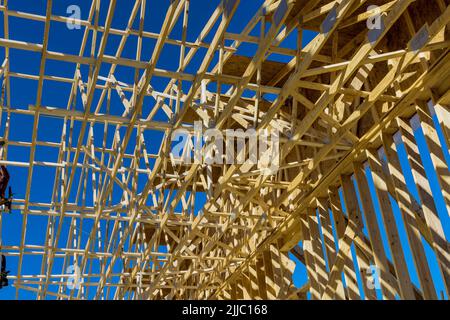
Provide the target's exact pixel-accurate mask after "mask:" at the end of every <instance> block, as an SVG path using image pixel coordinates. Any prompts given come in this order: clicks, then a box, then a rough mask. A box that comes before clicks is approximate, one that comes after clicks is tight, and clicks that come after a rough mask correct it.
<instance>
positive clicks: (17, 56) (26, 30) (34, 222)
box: [0, 0, 450, 299]
mask: <svg viewBox="0 0 450 320" xmlns="http://www.w3.org/2000/svg"><path fill="white" fill-rule="evenodd" d="M75 2H76V3H77V4H78V5H79V6H80V7H81V15H82V19H87V17H88V13H89V8H90V5H91V1H90V0H89V1H88V0H81V1H73V0H58V1H56V0H55V1H53V9H52V13H53V14H54V15H61V16H64V15H67V13H66V8H67V7H68V6H69V5H72V4H74V3H75ZM147 2H148V3H147V15H146V17H147V18H146V20H145V30H146V31H152V32H158V31H159V29H160V27H161V25H162V21H163V20H164V14H165V11H166V8H167V5H168V3H169V1H168V0H157V1H155V0H153V1H152V0H150V1H147ZM218 2H219V1H218V0H215V1H204V0H191V9H190V19H189V25H188V36H187V38H188V41H195V39H196V37H197V36H198V34H199V32H200V30H201V29H202V28H203V26H204V25H205V23H206V22H207V20H208V19H209V17H210V15H211V13H212V12H213V11H214V9H215V8H216V6H217V3H218ZM262 2H263V1H262V0H258V1H245V0H243V1H241V5H240V7H239V9H238V10H237V12H236V14H235V17H234V18H233V21H232V23H231V25H230V28H229V31H230V32H235V33H238V32H240V31H241V30H242V29H243V27H244V26H245V25H246V23H247V22H248V21H249V19H250V18H251V17H252V16H253V14H254V13H255V11H256V9H257V8H258V7H259V5H260V4H261V3H262ZM44 3H45V1H36V0H20V1H18V0H10V1H9V8H10V9H11V10H18V11H25V12H27V13H33V14H39V15H44V16H45V5H44ZM133 3H134V1H127V0H118V1H117V8H116V11H115V14H114V19H113V27H114V28H120V29H124V28H125V26H126V24H127V21H128V18H129V15H130V12H131V8H132V6H133ZM108 5H109V1H102V7H101V19H100V24H101V25H103V24H104V20H105V16H106V11H107V6H108ZM0 16H1V18H2V19H3V13H0ZM136 20H137V19H136ZM9 23H10V24H9V32H10V34H9V35H10V38H11V39H14V40H19V41H27V42H32V43H42V38H43V33H44V23H42V22H33V21H30V20H26V21H25V20H23V19H18V18H14V17H10V18H9ZM137 27H138V22H137V21H136V22H135V23H134V28H137ZM0 29H1V30H0V34H2V37H3V36H4V31H3V24H0ZM215 29H216V28H214V29H213V30H212V32H211V33H210V36H208V38H207V41H210V40H211V39H212V35H213V34H214V31H215ZM257 32H259V31H258V28H256V30H255V31H254V32H253V33H252V34H254V35H257ZM83 33H84V29H83V28H82V29H81V30H69V29H68V28H66V27H65V25H64V24H63V23H59V22H52V23H51V27H50V44H49V48H48V49H49V50H51V51H59V52H64V53H68V54H75V55H77V54H78V52H79V46H80V43H81V39H82V36H83ZM313 36H314V33H313V32H305V34H304V37H303V41H304V44H306V43H307V42H309V41H310V40H311V39H312V38H313ZM170 37H171V38H176V39H181V19H180V21H179V23H178V24H177V26H176V27H175V28H174V30H173V32H172V34H171V36H170ZM98 41H100V37H99V38H98ZM119 41H120V37H119V36H114V35H112V36H110V37H109V39H108V42H107V48H106V54H108V55H114V54H115V51H116V48H117V45H118V43H119ZM136 42H137V41H136V38H135V37H130V38H129V40H128V42H127V45H126V47H125V50H124V53H123V55H122V56H123V57H127V58H130V59H133V58H134V56H135V47H136ZM295 42H296V33H295V32H293V33H292V34H291V35H290V36H289V38H288V39H287V40H286V41H285V42H284V43H283V46H284V47H286V48H295ZM88 43H89V42H88ZM154 44H155V41H154V40H149V39H145V40H144V42H143V50H142V60H145V61H148V60H149V58H150V56H151V54H152V49H153V47H154ZM88 47H89V46H88ZM255 49H256V46H255V45H250V44H246V45H243V46H242V47H241V49H239V51H238V54H242V55H252V54H253V53H254V51H255ZM202 50H203V49H202ZM201 52H203V53H204V52H205V50H203V51H201ZM178 54H179V49H178V47H177V46H171V45H166V46H165V48H164V51H163V54H162V55H161V58H160V60H159V61H158V64H157V67H158V68H163V69H167V70H172V71H175V70H176V69H177V67H178ZM88 55H89V50H86V56H88ZM197 56H198V58H195V59H194V60H193V61H192V63H191V64H190V65H189V66H188V68H187V69H186V72H188V73H195V72H196V70H197V68H198V66H199V64H200V62H201V59H202V57H203V54H198V55H197ZM3 57H4V49H3V48H0V58H1V60H2V61H3ZM270 59H271V60H277V61H283V62H287V61H289V57H286V56H281V55H272V56H271V57H270ZM39 64H40V54H39V53H30V52H26V51H20V50H11V70H12V71H13V72H24V73H29V74H34V75H37V74H38V73H39ZM74 67H75V65H74V64H68V63H63V62H58V61H52V60H47V63H46V74H48V75H56V76H63V77H68V78H72V77H73V75H74ZM108 71H109V65H105V66H103V67H102V68H101V71H100V75H101V76H107V73H108ZM81 72H82V74H83V78H84V81H85V82H87V76H86V75H87V73H88V68H87V67H86V66H83V67H82V68H81ZM115 77H116V78H117V79H118V80H120V81H123V82H125V83H132V82H133V78H134V71H133V70H131V69H127V68H124V67H118V68H117V70H116V72H115ZM151 84H152V86H153V87H154V88H155V89H156V90H159V91H163V89H164V88H165V86H166V84H167V79H162V78H156V77H155V78H153V80H152V83H151ZM184 89H185V91H187V90H188V84H187V83H185V84H184ZM36 91H37V81H31V80H22V79H17V78H12V80H11V93H12V98H11V105H12V107H14V108H24V109H27V108H28V105H30V104H31V105H34V104H35V101H36ZM69 93H70V86H68V85H66V84H60V83H57V82H50V81H45V83H44V93H43V98H42V105H44V106H51V107H58V108H66V105H67V100H68V97H69ZM128 97H129V96H128ZM97 99H98V94H96V97H95V99H94V103H93V105H96V101H97ZM152 102H154V101H152V100H149V101H148V102H147V100H146V103H148V104H149V105H147V108H144V114H148V112H149V110H150V109H151V108H150V106H151V105H152V104H151V103H152ZM104 108H105V107H103V108H102V110H101V112H105V109H104ZM77 109H78V110H82V107H81V103H80V99H78V103H77ZM122 111H123V107H122V104H121V102H120V100H119V99H118V98H117V97H116V95H115V93H113V100H112V105H111V113H112V114H115V115H120V114H121V113H122ZM156 119H158V120H161V121H167V118H166V116H165V115H164V114H163V113H161V112H160V113H158V114H157V116H156ZM11 124H12V127H11V133H10V139H11V140H14V141H31V134H32V124H33V117H30V116H19V115H13V116H12V120H11ZM4 125H5V117H3V118H2V123H1V128H0V135H3V134H4ZM62 125H63V123H62V121H57V120H55V119H49V118H46V117H41V119H40V122H39V131H38V140H40V141H52V142H59V141H60V136H61V129H62ZM94 130H95V135H96V136H98V137H101V135H102V130H103V129H102V127H101V126H95V127H94ZM78 132H79V125H76V126H75V132H74V134H75V136H76V137H77V134H78ZM110 132H112V130H110ZM121 132H122V134H123V131H121ZM439 134H440V138H441V141H444V140H443V139H442V133H441V132H439ZM161 137H162V135H161V133H155V132H152V133H146V140H147V141H151V142H153V141H155V142H154V143H151V142H150V143H147V147H148V148H149V152H151V153H157V152H158V149H159V141H160V140H161ZM100 139H101V138H100ZM417 139H418V143H419V147H420V148H421V149H422V151H423V150H425V148H426V146H425V144H424V141H423V136H422V134H421V132H417ZM111 141H112V135H109V136H108V143H110V142H111ZM95 144H96V145H100V140H99V139H98V140H97V141H96V142H95ZM132 145H134V144H132ZM445 149H446V154H445V155H446V159H447V162H448V163H450V156H449V154H448V148H445ZM129 150H131V149H129ZM421 154H422V155H425V156H424V158H423V161H424V164H425V168H426V171H427V174H429V179H430V183H431V185H432V188H433V196H434V199H435V201H436V206H437V208H438V211H439V214H440V217H441V219H442V221H443V224H444V228H445V232H446V236H447V239H448V238H449V236H450V222H449V217H448V213H447V212H446V209H445V205H444V201H443V197H442V194H441V192H440V190H439V186H438V184H437V180H436V176H435V173H434V170H433V169H432V166H431V163H430V159H429V155H428V152H426V151H425V152H422V153H421ZM400 156H401V162H402V166H404V168H408V164H407V162H406V157H405V154H404V151H403V150H402V149H401V148H400ZM36 159H37V160H40V161H52V162H56V159H57V149H56V148H44V147H41V148H38V150H37V153H36ZM8 160H13V161H23V162H28V161H29V149H28V148H24V147H15V146H10V147H9V154H8ZM9 171H10V174H11V178H12V179H11V185H12V187H13V189H14V192H15V193H16V197H17V198H20V199H23V198H24V197H25V189H26V180H27V173H28V168H17V167H12V166H11V167H9ZM54 174H55V170H54V169H45V168H43V167H35V169H34V176H33V185H32V192H31V198H30V201H35V202H37V201H40V202H49V201H50V199H51V192H52V187H53V179H54ZM405 177H406V179H407V182H408V187H409V188H410V190H411V192H412V193H413V195H414V196H415V197H416V200H418V201H419V198H418V195H417V191H416V189H415V186H414V184H413V182H412V177H411V174H410V171H409V170H406V171H405ZM144 183H145V180H144V179H142V178H141V179H140V181H139V188H140V190H141V189H142V187H143V184H144ZM369 184H370V187H371V192H372V194H373V192H374V189H373V188H374V187H373V182H372V181H371V180H370V179H369ZM88 188H89V187H88ZM74 189H76V188H74ZM75 191H76V190H75ZM74 194H75V192H72V194H71V201H73V199H74ZM87 196H88V200H90V199H92V195H87ZM115 196H116V197H119V198H120V193H116V194H115ZM202 202H204V195H199V196H198V204H197V206H198V208H197V209H200V206H199V204H200V203H202ZM379 210H380V209H379V208H378V207H376V212H377V215H378V218H379V221H381V216H380V212H379ZM394 211H395V215H396V219H397V222H398V226H399V230H400V234H401V241H402V245H403V248H404V251H405V254H406V257H407V259H408V267H409V269H410V271H411V276H412V279H413V281H414V283H415V284H416V285H417V286H419V284H418V281H417V276H416V274H415V271H414V266H413V263H412V260H411V252H410V250H409V247H408V245H407V239H406V234H405V231H404V227H403V226H402V223H400V221H401V219H400V213H399V210H398V207H397V206H395V205H394ZM68 222H69V220H68V219H67V221H65V222H64V227H63V233H62V234H64V235H65V236H62V238H61V241H60V242H59V246H65V239H66V238H67V237H66V236H67V233H68V227H69V223H68ZM46 225H47V218H45V217H37V216H29V220H28V232H27V238H26V243H27V244H38V245H42V244H43V243H44V239H45V231H44V230H45V229H46ZM21 226H22V215H21V214H20V212H18V211H14V212H13V214H12V215H3V229H2V237H3V244H4V245H19V244H20V232H21ZM90 227H91V226H90V225H89V222H88V221H86V222H85V224H84V226H83V230H85V231H84V234H85V235H84V238H86V237H87V234H88V231H89V229H90ZM383 241H384V244H385V246H386V249H387V241H386V236H385V233H384V230H383ZM424 245H425V247H426V252H427V255H428V258H429V262H430V266H431V270H432V273H433V277H434V278H433V279H434V281H435V284H436V286H437V288H438V290H439V291H441V290H442V291H443V286H442V280H441V279H440V275H439V270H438V268H437V264H436V259H435V257H434V253H433V251H432V250H431V249H430V248H429V247H428V246H427V245H426V243H425V242H424ZM386 252H388V253H389V250H388V249H387V250H386ZM292 258H293V259H294V260H295V258H294V257H292ZM389 259H391V257H390V254H389ZM40 260H41V259H40V257H39V256H32V255H26V256H25V257H24V260H23V268H22V274H38V273H40V265H41V261H40ZM59 260H61V259H59ZM17 262H18V258H17V257H8V269H9V270H11V273H12V274H14V275H15V274H16V273H17ZM61 267H62V263H60V262H55V266H54V273H59V272H61ZM116 267H117V268H116V269H117V270H119V269H118V268H119V267H120V263H118V264H116ZM95 268H97V267H96V266H94V269H95ZM305 281H306V270H305V268H304V267H303V266H302V265H301V263H298V264H297V268H296V271H295V274H294V283H295V285H297V286H298V287H300V286H302V285H303V284H304V283H305ZM359 282H360V283H359V284H360V285H361V281H360V279H359ZM90 293H91V294H90V295H89V296H90V297H91V296H92V294H93V290H91V292H90ZM14 294H15V288H13V287H12V286H10V287H8V288H4V289H2V290H1V291H0V299H11V298H14ZM439 294H440V293H439ZM19 297H20V298H21V299H33V298H35V294H34V293H32V292H29V291H24V290H20V295H19ZM49 298H51V297H49Z"/></svg>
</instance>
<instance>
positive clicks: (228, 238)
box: [0, 0, 450, 299]
mask: <svg viewBox="0 0 450 320" xmlns="http://www.w3.org/2000/svg"><path fill="white" fill-rule="evenodd" d="M122 1H124V0H91V1H86V2H88V3H89V4H90V11H89V14H88V15H87V17H86V19H81V18H80V19H78V20H73V19H72V18H69V17H65V16H60V15H56V14H54V13H53V11H52V8H53V5H54V2H56V1H52V0H46V1H42V3H46V7H45V9H46V10H45V15H38V14H35V13H31V12H26V8H23V9H21V10H14V9H13V8H14V2H17V0H3V1H0V12H1V14H2V18H3V36H2V38H0V47H2V48H3V49H2V51H1V54H2V55H4V56H3V57H1V58H2V61H3V63H2V65H1V67H0V77H1V81H2V92H1V105H0V126H1V127H0V134H1V135H2V137H3V138H4V139H5V140H6V141H7V144H6V146H5V147H4V148H3V149H2V151H1V154H0V164H1V165H6V166H8V168H9V170H10V172H14V170H15V169H16V168H25V170H26V171H27V172H26V175H24V177H26V178H25V179H26V181H24V182H23V185H24V186H25V187H24V190H20V191H19V190H15V192H17V193H18V194H21V195H23V197H22V198H18V199H14V202H13V213H12V215H19V216H20V217H21V221H22V223H21V225H20V234H17V235H16V239H17V242H16V243H10V242H8V241H6V240H2V235H5V234H6V233H8V232H10V231H9V230H10V229H9V227H8V221H9V220H8V219H9V218H8V217H7V214H6V213H2V214H0V251H1V253H2V254H5V255H6V256H7V257H8V258H9V257H11V258H14V259H17V269H16V270H12V272H11V276H10V277H9V278H10V279H11V282H12V283H13V285H14V286H15V288H16V298H19V292H20V291H22V290H25V291H29V292H33V293H34V294H35V295H36V298H37V299H46V298H53V299H307V298H311V299H361V298H365V299H377V298H382V299H395V298H397V297H398V298H401V299H438V298H442V297H443V296H444V295H443V292H438V290H437V289H436V284H435V283H434V282H433V279H435V277H439V278H440V279H441V281H442V283H443V288H444V289H445V291H446V292H445V294H446V295H447V297H448V296H450V250H449V248H450V247H449V243H448V241H447V240H446V236H445V232H444V230H445V225H444V224H443V222H442V221H441V219H440V217H442V215H447V218H448V215H449V214H450V173H449V168H448V165H449V162H448V160H449V159H448V157H447V155H448V148H449V146H450V107H449V106H450V91H449V87H450V50H449V49H450V45H449V44H450V32H449V31H450V30H449V23H450V1H449V0H265V1H264V0H260V1H254V3H255V5H254V8H253V9H254V12H252V14H253V17H252V18H250V19H249V20H248V21H246V22H247V23H246V26H245V27H244V28H242V29H241V31H240V32H238V33H236V32H231V31H230V28H229V27H230V25H232V24H233V17H234V16H235V14H236V12H238V11H239V9H240V7H241V6H242V5H243V4H242V3H243V2H244V0H242V1H239V0H222V1H220V0H215V1H212V2H216V3H217V8H216V9H215V10H214V12H213V13H212V14H211V15H210V16H209V19H208V21H207V22H206V23H205V24H204V26H203V29H202V30H201V32H200V33H199V35H198V36H197V38H196V40H195V41H189V40H188V38H190V37H188V35H190V33H189V28H188V23H189V19H196V15H201V14H203V13H201V12H196V11H191V10H190V6H191V5H192V3H193V2H195V1H198V0H172V1H165V2H167V4H166V5H165V9H166V11H165V12H159V13H155V12H154V11H153V8H152V7H151V6H152V1H147V0H134V1H132V2H133V3H134V4H133V6H132V10H131V13H130V14H129V20H128V23H127V24H126V27H122V28H119V27H117V26H116V25H115V24H114V22H115V20H114V14H115V12H117V11H118V10H120V9H121V8H120V6H121V2H122ZM208 1H209V0H208ZM252 1H253V0H252ZM241 2H242V3H241ZM370 5H375V6H377V7H376V9H375V8H372V9H371V10H367V8H368V6H370ZM101 9H105V14H106V15H105V17H101V15H100V11H101ZM156 14H160V15H163V16H164V19H163V22H162V25H161V26H160V29H159V31H158V32H152V31H149V30H147V29H146V28H145V23H144V22H145V20H146V19H151V16H152V15H156ZM375 15H377V17H379V18H380V19H381V20H380V21H382V28H381V29H379V30H378V31H377V30H375V31H374V29H370V28H368V27H367V21H368V19H372V18H373V17H374V16H375ZM11 19H20V20H21V21H23V23H24V25H25V24H26V23H28V22H32V23H34V24H40V25H41V26H43V37H42V42H36V43H32V42H25V41H20V40H17V39H13V38H12V37H11V36H10V33H12V32H11V30H10V26H9V24H10V20H11ZM67 22H72V23H77V24H79V25H80V26H81V30H82V32H83V37H82V41H81V43H80V46H79V53H78V54H69V53H67V52H62V51H61V52H60V51H53V50H52V45H51V44H52V36H51V29H52V28H66V23H67ZM136 26H137V27H136ZM176 28H178V29H180V28H181V32H179V33H180V34H181V37H180V38H177V37H174V36H172V33H173V30H174V29H176ZM233 30H235V28H234V29H233ZM307 32H310V33H311V32H314V37H313V39H312V40H311V41H310V42H309V43H308V44H307V45H305V46H303V45H302V40H303V36H304V34H306V33H307ZM255 34H256V35H255ZM292 34H296V35H297V39H296V41H295V42H296V44H295V47H293V46H291V47H289V48H288V47H286V46H284V45H283V44H284V43H285V40H286V39H288V37H289V35H292ZM112 37H114V39H115V40H117V39H118V41H115V42H114V43H115V44H116V43H117V44H116V45H115V46H114V50H115V53H114V54H111V53H110V52H111V48H110V46H108V44H109V43H110V42H111V38H112ZM127 41H128V42H127ZM130 41H132V45H133V46H134V51H135V55H134V57H132V58H130V57H125V56H124V55H123V53H124V52H125V47H126V46H127V45H128V46H129V42H130ZM146 42H151V43H152V47H151V50H150V54H149V55H148V56H149V59H145V60H144V59H143V56H147V53H148V52H143V51H144V50H143V47H144V46H145V43H146ZM243 46H246V47H251V48H253V54H252V56H250V57H247V56H243V55H241V54H239V53H238V52H241V51H239V50H240V48H241V47H243ZM168 47H170V48H171V49H172V51H171V52H176V54H175V55H174V60H177V61H176V63H175V66H172V67H173V68H172V69H169V68H160V67H159V61H160V60H161V58H162V56H163V55H164V54H167V53H165V50H166V49H167V48H168ZM146 48H147V49H146V50H149V49H148V46H147V47H146ZM247 51H248V50H247ZM247 51H246V52H247ZM19 52H28V53H30V54H37V55H39V57H40V60H39V61H40V64H39V68H38V70H37V72H34V73H33V71H32V70H33V69H32V68H30V69H29V70H30V71H29V72H22V71H17V70H14V68H13V67H12V65H13V64H12V62H13V61H14V59H16V57H15V55H16V54H18V53H19ZM273 55H279V56H283V57H284V58H286V57H288V60H286V59H284V60H283V61H289V62H287V63H285V62H280V61H275V60H274V59H271V57H272V56H273ZM16 60H17V59H16ZM194 60H195V61H197V62H196V63H197V64H198V68H196V70H195V71H194V72H193V71H191V70H190V69H189V66H190V63H192V61H194ZM198 61H199V62H198ZM49 62H57V63H60V64H65V65H66V66H67V67H68V68H69V67H70V68H71V70H73V71H72V74H73V76H72V77H67V76H63V75H61V74H49V73H48V72H46V71H47V70H46V64H48V63H49ZM16 65H17V63H16ZM123 69H127V70H129V71H130V72H131V73H132V74H133V75H134V77H131V79H130V81H129V83H127V81H126V80H124V79H122V78H121V77H120V76H119V72H118V70H123ZM18 79H20V80H21V81H26V82H21V83H27V84H30V83H33V85H29V86H26V85H24V87H23V89H22V90H26V91H30V92H31V91H33V94H34V93H36V95H35V102H34V103H32V104H30V105H27V106H24V105H15V104H14V101H15V100H14V93H15V92H17V90H14V87H13V86H14V85H15V84H14V83H15V81H17V80H18ZM155 79H157V80H158V81H159V82H161V81H162V82H164V83H166V86H165V89H164V90H163V91H161V92H160V91H157V90H156V89H154V87H155V86H156V85H155V84H154V83H155V81H156V80H155ZM161 79H162V80H161ZM48 83H58V84H60V85H64V86H66V87H67V88H69V89H70V90H69V91H68V92H70V93H69V95H67V96H65V98H66V101H67V104H66V105H51V106H49V105H45V103H43V102H44V101H47V100H48V99H45V95H49V94H53V95H63V93H62V92H56V91H53V92H49V90H46V89H45V88H46V84H48ZM16 85H18V84H16ZM35 88H36V89H35ZM112 110H115V111H114V112H113V111H112ZM117 110H119V112H118V111H117ZM19 117H21V118H20V119H23V118H27V119H29V120H30V121H28V122H26V123H28V124H27V125H26V126H29V127H30V128H29V129H30V132H31V134H30V136H29V137H28V139H21V140H19V139H14V138H12V135H11V132H12V131H13V130H18V126H20V122H19V120H15V119H19ZM43 119H51V120H52V121H59V123H61V126H60V127H58V128H61V130H59V129H58V131H57V132H55V133H54V138H55V139H54V140H52V141H46V140H44V139H41V138H40V137H41V136H40V135H39V134H38V132H39V130H41V126H42V124H41V126H39V124H40V123H42V121H43ZM194 121H201V122H202V123H203V126H204V128H217V129H220V130H225V129H249V128H254V129H255V130H256V132H258V133H260V132H262V131H263V130H265V129H272V128H276V129H278V130H279V131H280V132H281V142H280V152H281V163H280V168H279V170H278V171H277V173H276V174H274V175H262V174H261V172H260V171H259V170H258V169H257V168H256V167H253V168H250V169H249V168H246V170H244V168H243V167H242V165H240V164H223V165H204V164H198V163H193V164H189V165H188V164H175V163H173V162H172V161H171V158H170V147H171V141H170V138H171V136H172V133H173V132H174V131H175V130H176V129H179V128H184V129H186V130H192V127H193V124H194ZM24 126H25V124H24ZM418 135H420V137H421V138H423V140H424V141H425V144H426V146H427V151H424V150H423V148H422V147H420V148H419V144H418V142H417V139H418ZM110 136H112V137H113V139H109V138H108V137H110ZM149 136H150V137H155V136H157V137H159V138H158V139H156V138H151V140H149V139H146V137H149ZM442 137H443V138H442ZM155 145H157V148H155V147H154V146H155ZM12 148H16V149H18V148H19V149H20V150H25V149H26V150H27V151H26V153H25V154H26V155H29V160H28V161H27V160H23V159H22V160H20V159H17V158H16V157H15V155H17V153H13V152H12V150H11V149H12ZM399 148H401V149H402V154H401V155H400V152H397V151H398V150H399ZM47 149H48V150H50V149H51V150H53V151H54V152H55V153H56V154H57V157H56V158H55V159H54V161H48V160H40V159H39V155H40V154H42V152H43V151H42V150H47ZM153 149H156V152H155V151H154V150H153ZM424 153H428V154H429V159H430V160H428V158H427V161H431V162H430V163H431V166H432V168H431V169H432V170H431V169H430V168H429V166H425V165H424V156H425V155H424ZM401 156H402V157H406V158H407V160H408V163H409V167H405V166H404V165H403V162H402V161H401V160H400V158H401ZM427 157H428V156H427ZM40 168H47V169H48V170H47V171H45V172H47V173H48V172H52V175H51V177H49V176H48V174H47V176H45V177H43V176H42V174H41V175H40V176H39V174H38V172H39V170H40ZM405 170H409V172H408V173H406V172H405ZM433 170H434V172H431V171H433ZM430 175H433V176H435V177H436V180H437V183H438V184H439V191H440V192H441V193H442V194H441V195H440V197H441V198H442V199H443V202H444V208H443V210H444V211H446V212H444V213H442V212H441V211H442V210H441V209H440V208H438V206H437V205H436V202H435V194H434V193H435V192H436V191H435V190H432V188H431V186H430V182H429V181H430V179H431V178H430ZM11 176H12V180H13V179H17V178H15V177H14V176H13V174H12V175H11ZM406 176H411V177H412V180H413V182H412V183H411V182H410V183H407V181H406V180H405V177H406ZM42 179H53V180H54V183H53V184H52V185H53V187H52V189H51V190H48V191H49V192H48V193H49V197H48V198H42V199H38V200H35V199H34V198H33V195H32V194H33V190H34V189H35V188H39V182H38V181H40V180H42ZM411 185H413V188H414V187H415V188H417V194H418V198H417V197H416V196H415V194H413V192H412V191H411ZM203 195H204V197H205V201H204V203H203V202H202V203H201V210H200V209H199V208H198V206H199V205H198V204H197V203H196V202H198V201H199V198H200V197H203ZM397 208H398V210H399V212H400V222H399V220H398V219H397V220H396V218H395V216H396V214H395V211H396V210H397ZM439 210H441V211H439ZM36 217H41V218H44V219H46V220H45V222H46V229H45V230H40V231H37V230H36V229H35V228H36V227H34V225H33V223H32V221H33V219H34V218H36ZM380 217H381V220H380ZM399 223H401V224H402V225H403V227H402V228H404V230H405V234H406V238H407V241H406V245H407V246H408V250H409V251H410V252H411V257H410V258H409V259H411V261H407V258H406V255H405V244H404V243H401V240H400V235H399V232H400V231H399V227H400V226H399ZM33 228H34V229H33ZM36 232H39V233H41V234H43V238H45V239H44V241H43V242H42V243H33V242H29V240H28V239H29V235H30V233H36ZM382 237H386V239H387V241H385V242H383V240H382ZM386 243H387V245H386ZM424 243H426V245H427V246H429V247H430V248H431V249H432V251H433V252H434V259H436V263H437V266H438V268H439V272H440V273H439V274H438V275H432V272H431V270H430V266H429V261H428V258H427V256H426V253H425V248H424ZM28 256H38V257H40V260H39V263H37V264H35V266H36V268H35V270H32V272H30V271H29V268H26V267H25V265H24V264H25V262H24V261H25V260H26V258H27V257H28ZM409 262H410V263H409ZM299 264H301V265H303V266H304V267H305V268H306V272H307V278H308V280H307V282H306V283H304V284H303V286H302V287H301V288H297V287H295V286H294V280H293V274H294V271H295V268H296V267H298V265H299ZM408 264H410V265H412V267H413V268H414V270H415V272H416V274H417V279H418V283H417V282H416V283H414V282H413V281H412V275H411V267H410V266H408ZM73 265H75V266H77V267H79V269H80V270H81V271H80V272H81V278H82V279H83V282H82V283H80V287H79V288H71V287H70V286H67V282H68V279H72V280H73V278H71V277H73V274H67V272H66V270H67V268H68V267H69V266H73ZM39 266H40V267H39ZM373 266H375V267H376V268H377V270H379V291H378V292H377V291H376V290H375V289H374V288H372V287H371V286H370V285H369V284H370V281H368V280H370V279H367V278H368V275H369V273H368V272H367V271H368V270H371V268H372V267H373ZM25 270H27V271H26V272H25ZM359 284H360V285H359ZM0 294H1V293H0Z"/></svg>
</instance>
